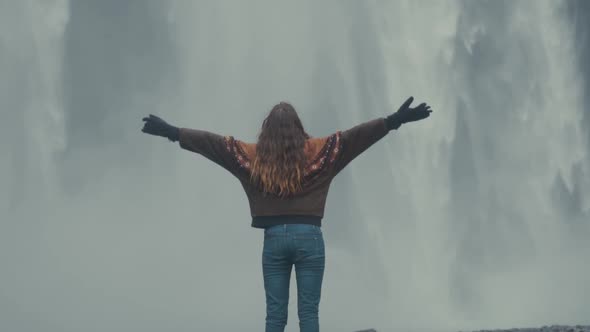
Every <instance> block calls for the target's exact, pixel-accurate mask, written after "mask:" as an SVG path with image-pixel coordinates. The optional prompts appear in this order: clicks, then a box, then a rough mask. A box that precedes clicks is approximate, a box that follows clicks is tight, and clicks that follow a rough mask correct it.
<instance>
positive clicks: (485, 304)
mask: <svg viewBox="0 0 590 332" xmlns="http://www.w3.org/2000/svg"><path fill="white" fill-rule="evenodd" d="M588 17H590V6H588V5H586V4H585V2H584V1H548V0H544V1H541V0H529V1H504V0H503V1H444V2H442V1H425V0H424V1H415V0H413V1H410V0H406V1H396V2H393V1H353V0H350V1H348V0H346V1H342V0H330V1H322V2H313V1H298V2H297V3H294V2H293V3H287V2H276V1H270V0H268V1H262V0H257V1H248V2H238V1H232V2H225V1H224V2H215V1H176V0H166V1H164V0H126V1H118V0H102V1H92V0H76V1H67V0H52V1H44V0H18V1H17V0H0V72H1V73H2V75H1V76H0V114H2V121H0V149H1V152H2V159H1V162H0V330H2V331H11V332H20V331H23V332H25V331H26V332H31V331H44V332H53V331H55V332H57V331H59V332H66V331H85V332H93V331H113V332H115V331H121V332H123V331H125V332H128V331H146V332H147V331H189V330H190V331H244V332H249V331H261V330H263V328H264V318H265V297H264V286H263V279H262V265H261V259H262V245H263V232H262V231H261V230H260V229H255V228H252V227H250V221H251V217H250V214H249V208H248V202H247V199H246V195H245V194H244V193H243V190H242V187H241V186H240V183H239V181H237V179H235V178H232V177H231V176H230V174H229V173H228V172H227V171H225V170H224V169H222V168H221V167H219V166H217V165H215V164H213V163H211V162H210V161H209V160H207V159H205V158H203V157H202V156H199V155H197V154H194V153H191V152H188V151H186V150H182V149H181V148H180V147H179V145H178V144H177V143H172V142H169V141H168V140H166V139H162V138H159V137H154V136H149V135H145V134H143V133H142V132H141V131H140V129H141V126H142V122H141V118H142V117H143V116H146V115H148V114H150V113H151V114H155V115H158V116H160V117H162V118H163V119H165V120H166V121H168V122H169V123H171V124H173V125H176V126H181V127H189V128H198V129H205V130H209V131H212V132H216V133H218V134H222V135H233V136H234V137H236V138H238V139H240V140H243V141H246V142H255V140H256V135H257V133H258V131H259V129H260V126H261V123H262V120H263V119H264V117H265V116H266V115H267V114H268V111H270V109H271V107H272V106H273V105H274V104H276V103H278V102H279V101H282V100H285V101H288V102H290V103H292V104H293V106H294V107H295V108H296V110H297V112H298V113H299V115H300V117H301V119H302V121H303V125H304V127H305V129H306V131H307V132H308V133H310V134H311V135H312V136H315V137H321V136H326V135H329V134H331V133H333V132H335V131H337V130H344V129H348V128H350V127H352V126H354V125H356V124H359V123H361V122H364V121H368V120H371V119H374V118H377V117H383V116H387V115H389V114H391V113H393V112H395V111H396V110H397V108H398V107H399V106H400V105H401V104H402V103H403V101H404V100H406V99H407V97H409V96H414V98H415V100H416V102H418V103H420V102H423V101H424V102H427V103H428V104H429V105H431V106H432V108H433V109H434V112H433V113H432V115H431V116H430V117H429V118H428V119H426V120H424V121H420V122H415V123H409V124H404V125H402V126H401V127H400V129H399V130H396V131H392V132H390V133H389V134H388V135H387V136H386V137H385V138H383V139H382V140H381V141H380V142H378V143H376V144H375V145H374V146H372V147H371V148H370V149H369V150H367V151H366V152H364V153H363V154H362V155H361V156H360V157H359V158H357V159H356V160H355V161H353V162H352V163H351V164H350V165H349V166H348V167H347V168H346V169H345V170H344V171H342V172H341V173H340V174H339V175H338V176H337V177H336V178H335V180H334V182H333V183H332V187H331V189H330V194H329V195H328V200H327V205H326V212H325V217H324V219H323V221H322V229H323V233H324V238H325V243H326V268H325V274H324V281H323V287H322V298H321V302H320V326H321V329H322V330H323V331H355V330H361V329H365V328H369V327H372V328H375V329H377V330H378V331H380V332H383V331H456V330H474V329H485V328H510V327H524V326H542V325H550V324H590V305H588V304H589V303H590V264H588V257H590V256H589V255H590V241H588V239H589V238H590V111H589V110H588V108H587V106H586V105H587V103H588V101H589V99H588V96H589V95H590V94H589V92H590V65H589V63H588V60H587V59H588V58H589V55H590V37H589V36H590V29H589V27H588V26H587V24H584V23H583V22H586V21H587V20H588ZM416 102H415V103H416ZM294 278H295V276H294V272H293V275H292V278H291V279H292V282H291V289H290V299H289V318H288V325H287V329H286V331H288V332H294V331H298V330H299V329H298V324H297V322H298V318H297V288H296V284H295V281H294Z"/></svg>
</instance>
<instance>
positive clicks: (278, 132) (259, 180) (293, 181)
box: [250, 102, 310, 198]
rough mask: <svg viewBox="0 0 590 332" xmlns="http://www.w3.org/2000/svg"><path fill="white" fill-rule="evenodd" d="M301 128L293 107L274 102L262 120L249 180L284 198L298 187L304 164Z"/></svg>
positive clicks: (284, 103)
mask: <svg viewBox="0 0 590 332" xmlns="http://www.w3.org/2000/svg"><path fill="white" fill-rule="evenodd" d="M308 138H310V136H309V135H308V134H307V133H306V132H305V130H304V129H303V125H302V124H301V120H300V119H299V116H298V115H297V112H296V111H295V108H293V106H292V105H291V104H289V103H287V102H280V103H278V104H276V105H275V106H274V107H273V108H272V110H271V111H270V113H269V114H268V116H267V117H266V118H265V119H264V122H263V123H262V128H261V130H260V133H259V134H258V142H257V144H256V157H255V159H254V162H253V163H252V167H251V175H250V180H251V181H253V182H254V183H256V184H258V186H259V188H261V189H262V190H263V191H264V192H265V193H271V194H275V195H277V196H279V197H281V198H287V197H290V196H292V195H293V194H295V193H296V192H298V191H300V190H301V185H302V180H303V176H304V170H305V166H306V162H307V160H306V156H305V142H306V140H307V139H308Z"/></svg>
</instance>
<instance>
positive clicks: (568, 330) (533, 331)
mask: <svg viewBox="0 0 590 332" xmlns="http://www.w3.org/2000/svg"><path fill="white" fill-rule="evenodd" d="M460 332H466V331H460ZM474 332H590V325H572V326H570V325H551V326H543V327H534V328H514V329H504V330H478V331H474Z"/></svg>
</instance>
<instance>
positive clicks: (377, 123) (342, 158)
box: [332, 117, 389, 176]
mask: <svg viewBox="0 0 590 332" xmlns="http://www.w3.org/2000/svg"><path fill="white" fill-rule="evenodd" d="M388 132H389V129H388V128H387V126H386V124H385V118H383V117H381V118H377V119H373V120H370V121H367V122H364V123H361V124H359V125H356V126H354V127H352V128H350V129H347V130H344V131H341V132H340V133H339V134H340V139H339V140H338V142H339V143H338V144H337V146H336V149H338V151H337V154H336V158H335V160H334V165H333V167H332V176H336V174H338V173H339V172H340V171H341V170H342V169H344V168H345V167H346V165H348V164H349V163H350V162H351V161H353V160H354V159H355V158H356V157H358V156H359V155H360V154H361V153H363V152H364V151H365V150H367V149H368V148H369V147H370V146H371V145H373V144H375V143H376V142H377V141H379V140H380V139H381V138H383V137H385V136H386V135H387V133H388Z"/></svg>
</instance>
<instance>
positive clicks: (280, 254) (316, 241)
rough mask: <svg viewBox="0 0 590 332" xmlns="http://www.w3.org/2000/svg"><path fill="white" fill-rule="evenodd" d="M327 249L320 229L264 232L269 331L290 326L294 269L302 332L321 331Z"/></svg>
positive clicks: (273, 228) (301, 226)
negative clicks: (288, 311) (290, 299)
mask: <svg viewBox="0 0 590 332" xmlns="http://www.w3.org/2000/svg"><path fill="white" fill-rule="evenodd" d="M324 263H325V248H324V238H323V236H322V230H321V228H320V227H318V226H315V225H308V224H283V225H276V226H271V227H269V228H267V229H265V230H264V248H263V249H262V272H263V275H264V291H265V293H266V329H265V331H266V332H283V331H284V330H285V325H287V308H288V305H289V283H290V278H291V267H292V266H293V264H295V277H296V279H297V313H298V316H299V329H300V331H301V332H318V331H319V330H320V327H319V319H318V311H319V304H320V295H321V289H322V279H323V277H324Z"/></svg>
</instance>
